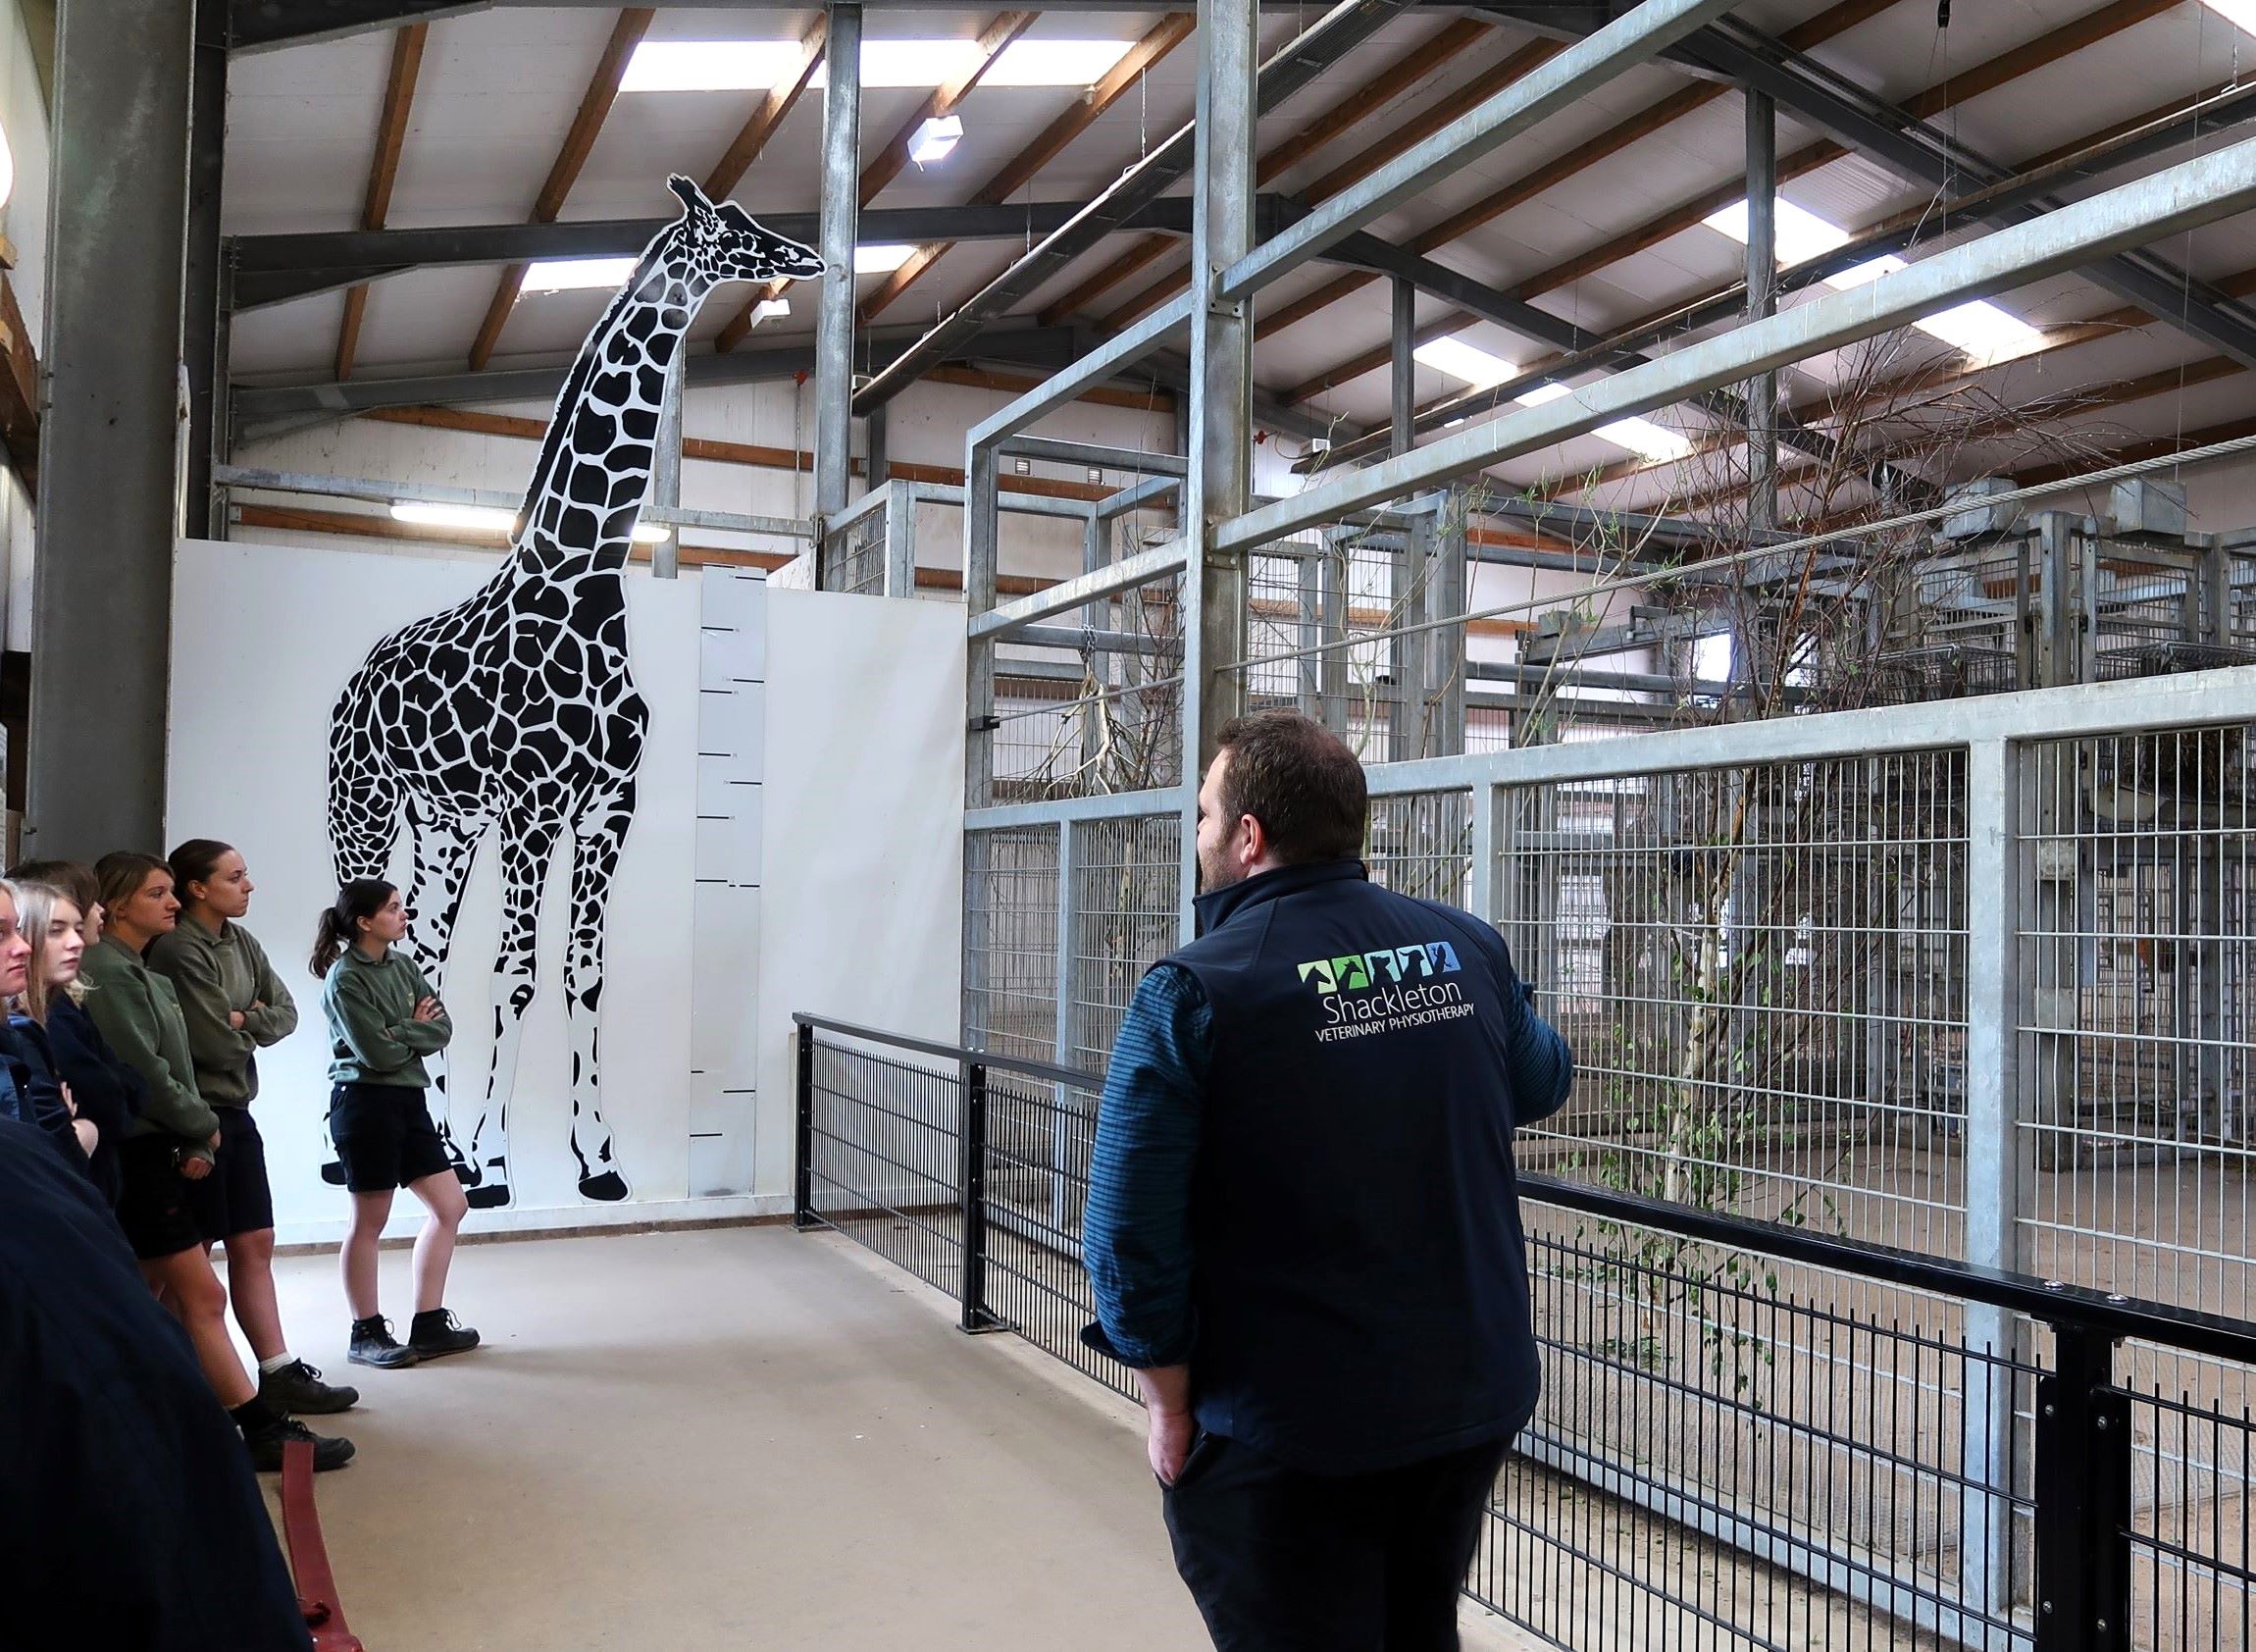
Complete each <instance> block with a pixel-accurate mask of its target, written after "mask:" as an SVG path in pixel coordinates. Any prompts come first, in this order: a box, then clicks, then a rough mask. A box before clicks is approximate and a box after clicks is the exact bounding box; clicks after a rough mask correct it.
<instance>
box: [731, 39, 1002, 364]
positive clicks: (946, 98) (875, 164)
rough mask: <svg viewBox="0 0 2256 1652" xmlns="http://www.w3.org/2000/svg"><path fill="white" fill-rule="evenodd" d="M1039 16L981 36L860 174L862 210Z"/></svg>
mask: <svg viewBox="0 0 2256 1652" xmlns="http://www.w3.org/2000/svg"><path fill="white" fill-rule="evenodd" d="M1041 15H1042V14H1041V13H1039V12H1000V13H998V14H997V15H996V16H995V17H994V18H993V19H992V20H991V21H990V22H989V23H988V26H986V27H985V28H983V29H981V30H980V33H979V41H978V45H979V61H978V62H976V63H974V64H973V65H972V66H971V67H970V68H969V69H967V70H965V71H964V73H963V74H962V75H960V76H959V77H956V78H955V79H953V80H950V81H949V82H948V83H947V84H946V85H943V86H935V87H934V88H933V90H932V95H931V96H929V97H927V98H926V99H925V100H924V101H923V102H922V103H920V104H918V105H917V108H916V112H915V113H914V114H912V115H911V116H909V118H908V119H907V120H906V121H904V122H902V123H901V127H900V129H899V130H898V131H897V132H895V133H894V135H893V141H891V142H890V143H888V144H887V145H886V146H885V147H884V148H883V149H881V150H879V151H878V152H877V154H876V156H875V157H874V158H872V159H871V160H870V161H868V162H866V163H865V164H864V165H863V167H862V169H861V182H860V186H859V188H858V189H857V191H856V198H857V199H858V200H859V202H860V203H861V204H862V205H863V206H867V205H869V204H870V202H871V201H873V200H875V199H876V198H877V196H878V194H879V193H880V192H881V191H882V190H883V189H884V188H885V186H886V185H887V184H888V183H891V182H892V181H894V180H895V179H897V178H898V177H899V176H900V175H901V173H902V171H903V170H904V169H905V168H906V167H907V166H908V164H909V153H908V151H909V145H910V144H911V143H912V142H914V141H915V139H916V132H917V129H918V128H919V127H921V126H923V125H924V123H925V122H927V121H931V120H937V119H939V118H940V117H941V116H944V115H950V114H953V113H954V112H955V109H956V106H957V105H959V104H960V103H962V102H963V100H964V99H965V98H966V97H967V96H969V95H970V93H971V91H972V88H974V87H975V86H977V85H978V84H979V82H980V81H982V80H984V79H986V78H987V72H988V71H989V70H990V69H993V68H994V67H995V61H996V59H998V58H1000V56H1001V55H1002V54H1003V53H1004V52H1005V51H1007V50H1008V49H1009V48H1010V43H1011V42H1012V41H1014V40H1016V39H1017V38H1018V37H1019V36H1020V35H1021V34H1024V33H1025V32H1026V31H1027V30H1028V29H1029V28H1031V27H1033V26H1034V24H1035V22H1036V20H1037V19H1038V18H1040V17H1041ZM786 285H788V283H785V282H768V283H765V284H762V285H760V286H758V287H755V288H754V289H753V291H752V295H751V297H750V298H748V299H746V300H745V301H744V307H743V309H741V310H739V311H738V312H737V313H736V314H735V315H734V316H732V317H730V318H729V321H728V324H727V325H726V326H725V327H723V328H722V329H721V332H720V336H718V337H717V338H715V339H714V340H713V347H714V348H715V349H717V350H733V349H735V348H736V347H737V346H738V345H739V344H741V343H743V341H744V338H745V337H746V336H748V335H749V334H750V333H751V331H752V328H753V326H754V324H755V323H757V321H758V320H759V314H760V306H761V305H762V304H764V303H766V302H767V301H768V300H769V299H771V298H774V297H777V296H779V295H780V294H781V293H782V292H783V290H784V287H785V286H786Z"/></svg>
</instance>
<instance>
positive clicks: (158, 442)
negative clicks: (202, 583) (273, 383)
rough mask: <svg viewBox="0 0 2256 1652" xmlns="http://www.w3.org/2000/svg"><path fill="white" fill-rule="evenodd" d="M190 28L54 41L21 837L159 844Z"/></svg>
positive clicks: (70, 25)
mask: <svg viewBox="0 0 2256 1652" xmlns="http://www.w3.org/2000/svg"><path fill="white" fill-rule="evenodd" d="M193 42H194V18H193V15H192V13H191V12H190V10H189V9H188V8H187V7H184V6H179V5H175V4H172V3H170V0H75V3H74V4H72V5H70V6H68V7H66V8H64V10H63V13H62V18H61V23H60V26H59V27H58V30H57V40H56V53H55V55H56V70H55V97H54V126H53V141H52V156H53V160H52V170H51V174H50V181H49V185H48V188H49V197H48V198H49V201H50V203H51V205H50V209H49V212H50V216H49V224H50V234H49V239H48V253H47V256H48V280H47V294H48V297H47V317H46V329H47V339H46V346H47V347H46V350H45V352H44V353H45V357H46V365H47V375H48V383H49V385H50V390H49V399H48V405H47V417H46V428H45V431H44V440H43V442H42V444H41V445H42V452H43V462H42V463H41V465H40V467H39V528H40V532H39V556H38V562H37V574H36V580H35V594H34V601H33V606H34V612H35V615H36V626H37V632H36V642H35V645H34V646H33V648H32V653H31V740H30V765H29V798H28V802H29V811H28V812H29V822H28V831H27V841H28V842H29V843H30V844H31V845H33V846H35V852H37V853H39V854H42V855H67V856H72V857H77V858H85V859H91V858H92V857H93V856H95V855H97V854H100V853H103V852H106V851H109V850H113V849H119V848H128V847H130V848H136V849H139V848H146V849H152V850H153V849H155V848H156V847H157V846H158V845H159V844H161V843H162V842H163V841H164V826H165V729H166V723H167V719H166V689H167V684H166V678H167V674H168V672H169V670H170V666H171V624H172V593H173V534H174V523H175V512H176V508H177V500H178V475H179V469H178V459H179V421H178V411H179V360H180V305H181V290H182V283H183V276H182V263H183V257H184V243H185V240H186V225H187V216H188V104H189V87H190V85H191V83H192V80H193V74H192V58H193Z"/></svg>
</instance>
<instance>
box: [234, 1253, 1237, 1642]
mask: <svg viewBox="0 0 2256 1652" xmlns="http://www.w3.org/2000/svg"><path fill="white" fill-rule="evenodd" d="M406 1263H407V1258H406V1255H405V1254H404V1253H403V1252H388V1251H387V1252H386V1253H385V1263H384V1265H385V1279H384V1289H385V1303H386V1306H387V1307H388V1308H389V1309H390V1310H391V1311H392V1313H393V1316H394V1317H395V1318H398V1319H404V1318H405V1314H404V1313H403V1312H402V1311H401V1310H402V1308H403V1307H404V1305H405V1304H406V1301H407V1276H406V1275H407V1269H406ZM278 1269H279V1272H280V1274H281V1281H282V1306H283V1312H284V1316H285V1323H286V1324H287V1325H288V1326H289V1327H290V1331H291V1335H292V1342H293V1347H294V1348H295V1350H296V1351H297V1352H298V1353H300V1354H301V1355H303V1356H304V1357H306V1358H308V1359H310V1360H312V1361H313V1362H314V1363H315V1364H317V1365H319V1366H322V1367H324V1368H326V1369H327V1370H328V1372H329V1374H330V1376H331V1377H332V1378H333V1379H338V1380H349V1381H351V1382H353V1383H355V1384H357V1385H358V1386H359V1387H360V1389H361V1392H362V1402H361V1406H360V1409H359V1410H357V1411H355V1412H353V1413H350V1414H348V1415H347V1416H345V1417H343V1418H339V1419H334V1421H335V1422H337V1423H338V1424H339V1427H338V1429H337V1430H336V1431H338V1432H344V1433H349V1434H350V1435H351V1437H352V1438H353V1439H354V1440H355V1441H356V1442H357V1443H358V1445H359V1447H360V1456H359V1460H358V1461H357V1462H355V1463H354V1464H352V1465H351V1466H350V1467H349V1468H347V1469H345V1470H343V1471H340V1472H337V1473H332V1474H325V1475H323V1476H322V1477H321V1480H320V1485H319V1489H320V1503H321V1512H322V1520H323V1525H324V1529H325V1530H326V1532H327V1534H328V1538H329V1547H330V1554H331V1559H332V1561H333V1564H334V1566H335V1569H336V1574H337V1578H338V1583H339V1587H340V1588H341V1590H342V1592H343V1595H344V1603H345V1608H346V1612H347V1614H348V1616H349V1618H350V1620H351V1623H352V1626H353V1628H354V1630H355V1631H356V1632H357V1633H358V1634H360V1635H361V1636H362V1638H363V1639H365V1640H366V1641H367V1643H368V1645H369V1647H370V1652H470V1649H472V1648H478V1649H488V1648H490V1649H493V1652H503V1649H507V1652H525V1649H527V1648H534V1647H538V1648H541V1649H542V1652H583V1649H585V1652H594V1649H597V1648H610V1647H619V1648H632V1649H634V1652H647V1649H648V1648H651V1647H673V1646H682V1647H688V1646H700V1647H703V1646H712V1647H731V1646H742V1647H773V1646H819V1647H823V1648H831V1649H837V1652H852V1649H855V1648H869V1649H871V1652H876V1649H878V1648H884V1649H886V1652H898V1649H899V1648H902V1647H910V1646H913V1647H917V1648H919V1649H940V1648H950V1647H964V1648H971V1647H978V1648H980V1649H981V1652H1006V1649H1009V1648H1017V1647H1025V1648H1029V1649H1031V1648H1044V1649H1051V1648H1055V1647H1058V1646H1065V1645H1071V1646H1073V1647H1075V1648H1077V1649H1086V1652H1098V1649H1102V1648H1110V1647H1118V1648H1122V1649H1123V1652H1126V1649H1128V1648H1135V1649H1136V1652H1151V1649H1154V1648H1177V1647H1180V1648H1195V1647H1199V1646H1203V1645H1205V1636H1204V1634H1203V1632H1202V1630H1201V1626H1200V1624H1199V1620H1198V1616H1197V1613H1196V1612H1195V1611H1194V1609H1193V1608H1192V1606H1191V1603H1190V1600H1189V1598H1188V1597H1187V1596H1186V1595H1185V1594H1184V1592H1183V1588H1182V1585H1181V1584H1180V1582H1178V1581H1177V1579H1176V1577H1175V1574H1174V1569H1173V1566H1172V1564H1171V1562H1170V1560H1169V1557H1168V1552H1167V1540H1166V1535H1165V1533H1164V1531H1163V1530H1162V1528H1161V1526H1160V1523H1159V1510H1158V1498H1157V1495H1156V1493H1155V1492H1154V1488H1153V1485H1152V1481H1151V1478H1150V1476H1149V1474H1148V1472H1147V1471H1145V1470H1144V1467H1143V1455H1142V1449H1141V1441H1140V1438H1139V1434H1138V1431H1137V1430H1136V1427H1135V1423H1134V1421H1133V1415H1132V1414H1129V1413H1128V1408H1126V1407H1124V1406H1117V1405H1116V1403H1114V1402H1111V1401H1110V1400H1109V1397H1108V1396H1105V1395H1102V1393H1101V1392H1098V1391H1095V1390H1093V1389H1092V1388H1091V1386H1090V1385H1089V1384H1086V1383H1084V1382H1082V1380H1081V1379H1079V1378H1077V1377H1073V1376H1072V1375H1071V1373H1069V1372H1064V1371H1062V1368H1059V1374H1058V1375H1057V1376H1055V1377H1052V1376H1051V1373H1050V1370H1049V1369H1048V1368H1047V1367H1048V1366H1049V1362H1047V1361H1045V1360H1044V1359H1043V1357H1042V1356H1040V1355H1038V1354H1035V1353H1033V1352H1032V1351H1031V1350H1029V1349H1027V1348H1026V1347H1025V1346H1024V1345H1022V1344H1019V1343H1017V1342H1016V1341H1015V1340H1014V1339H1012V1338H1008V1337H1000V1336H996V1337H982V1338H976V1339H974V1338H967V1337H964V1336H962V1335H961V1334H959V1333H958V1332H957V1331H955V1330H954V1329H953V1328H952V1327H951V1326H950V1325H949V1323H948V1322H947V1321H946V1319H945V1318H944V1317H943V1316H942V1315H941V1313H940V1312H939V1310H938V1307H937V1298H935V1297H934V1296H933V1295H932V1294H931V1293H929V1292H927V1291H925V1289H924V1287H923V1286H921V1285H918V1284H917V1283H916V1282H915V1281H913V1280H910V1279H908V1278H906V1277H905V1276H902V1275H897V1274H894V1273H892V1272H891V1271H890V1270H888V1269H885V1268H884V1266H883V1265H882V1264H879V1263H877V1262H876V1261H875V1260H874V1259H870V1258H868V1257H867V1256H866V1254H865V1253H862V1252H859V1251H857V1250H854V1249H853V1248H851V1247H849V1246H847V1245H846V1244H845V1242H843V1241H841V1240H837V1239H834V1238H829V1237H810V1236H804V1235H798V1234H794V1233H792V1232H790V1231H789V1230H788V1229H783V1228H773V1227H766V1228H724V1229H717V1230H706V1231H698V1232H687V1233H671V1234H629V1235H619V1236H605V1237H595V1238H573V1239H557V1240H544V1241H537V1242H528V1243H522V1244H503V1245H478V1246H469V1247H465V1248H464V1250H463V1251H462V1252H461V1254H460V1255H459V1256H458V1258H457V1260H456V1265H455V1275H454V1277H455V1289H454V1291H453V1292H452V1295H453V1299H454V1300H453V1306H454V1307H455V1308H456V1309H457V1310H458V1311H459V1312H460V1313H461V1315H462V1316H463V1317H464V1318H465V1319H466V1320H467V1321H469V1322H470V1323H473V1324H475V1325H477V1326H478V1328H479V1329H480V1330H481V1331H483V1332H484V1333H485V1334H486V1337H487V1347H486V1348H483V1349H481V1350H479V1351H477V1352H476V1353H473V1354H469V1355H466V1356H463V1357H461V1358H458V1359H453V1360H447V1361H444V1362H439V1363H434V1364H433V1365H431V1366H429V1367H426V1368H417V1369H413V1370H406V1371H394V1372H385V1371H369V1370H361V1369H358V1368H352V1367H348V1366H346V1364H345V1361H344V1333H345V1328H346V1327H345V1316H344V1313H343V1310H342V1308H341V1306H340V1297H339V1294H338V1288H337V1284H336V1279H335V1272H334V1265H333V1262H332V1261H331V1259H330V1258H328V1257H326V1256H319V1257H292V1258H285V1259H283V1260H282V1262H281V1263H279V1264H278ZM1036 1362H1040V1368H1038V1366H1037V1364H1036ZM1067 1383H1071V1384H1072V1385H1073V1386H1071V1387H1068V1386H1066V1384H1067ZM1084 1390H1088V1391H1086V1392H1084ZM1124 1414H1127V1415H1124ZM325 1421H328V1420H317V1423H320V1422H325Z"/></svg>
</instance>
